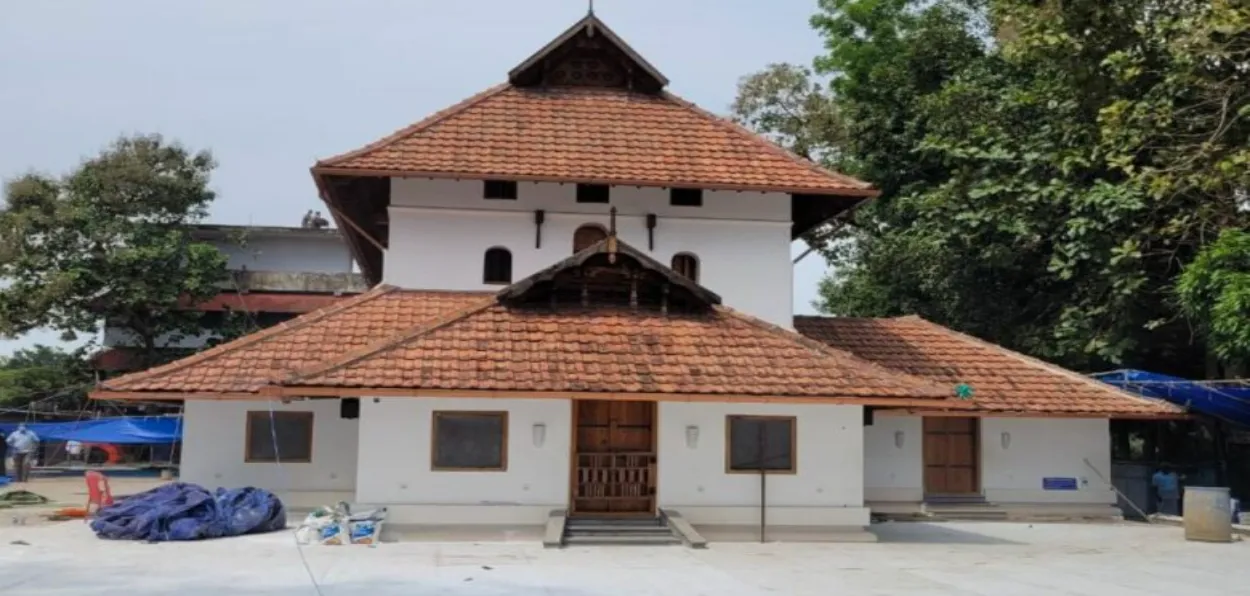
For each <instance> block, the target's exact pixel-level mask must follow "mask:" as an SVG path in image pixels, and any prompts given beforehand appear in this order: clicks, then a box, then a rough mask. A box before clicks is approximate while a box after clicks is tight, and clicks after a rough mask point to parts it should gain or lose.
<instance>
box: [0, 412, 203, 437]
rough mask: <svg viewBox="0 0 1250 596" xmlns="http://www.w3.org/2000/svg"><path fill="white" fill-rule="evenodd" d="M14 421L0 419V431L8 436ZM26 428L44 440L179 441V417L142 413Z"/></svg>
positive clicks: (14, 426)
mask: <svg viewBox="0 0 1250 596" xmlns="http://www.w3.org/2000/svg"><path fill="white" fill-rule="evenodd" d="M17 424H18V423H16V422H0V433H3V434H4V435H6V436H7V435H8V434H9V433H11V432H13V431H14V430H15V429H17ZM26 428H29V429H30V430H32V431H34V433H35V434H37V435H39V439H40V440H43V441H78V442H80V443H118V444H122V443H125V444H151V443H176V442H178V441H180V440H182V417H181V416H143V417H125V418H93V419H88V420H76V421H74V422H36V423H32V424H27V425H26Z"/></svg>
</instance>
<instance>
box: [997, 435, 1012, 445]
mask: <svg viewBox="0 0 1250 596" xmlns="http://www.w3.org/2000/svg"><path fill="white" fill-rule="evenodd" d="M998 442H999V443H1002V445H1003V449H1007V448H1009V447H1011V433H1009V432H1003V434H1001V435H999V436H998Z"/></svg>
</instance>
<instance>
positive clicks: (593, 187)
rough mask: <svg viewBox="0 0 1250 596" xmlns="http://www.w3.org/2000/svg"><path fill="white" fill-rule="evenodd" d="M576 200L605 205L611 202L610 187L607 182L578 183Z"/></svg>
mask: <svg viewBox="0 0 1250 596" xmlns="http://www.w3.org/2000/svg"><path fill="white" fill-rule="evenodd" d="M577 202H578V203H588V204H592V205H607V204H608V203H611V202H612V187H611V186H608V185H607V184H578V185H577Z"/></svg>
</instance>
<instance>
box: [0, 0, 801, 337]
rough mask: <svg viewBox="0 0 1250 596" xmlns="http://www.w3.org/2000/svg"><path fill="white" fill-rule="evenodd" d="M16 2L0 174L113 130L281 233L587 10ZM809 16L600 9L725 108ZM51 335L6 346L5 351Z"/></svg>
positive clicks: (564, 5)
mask: <svg viewBox="0 0 1250 596" xmlns="http://www.w3.org/2000/svg"><path fill="white" fill-rule="evenodd" d="M3 4H4V6H3V10H2V11H0V178H4V179H9V178H12V177H13V176H15V175H18V174H21V173H23V172H26V171H28V170H31V169H34V170H39V171H43V172H49V173H62V172H64V171H66V170H68V169H70V168H72V167H73V166H74V165H75V164H77V163H78V162H79V161H80V160H82V159H83V158H84V157H86V156H89V155H92V154H95V153H96V152H98V151H99V150H100V149H101V148H103V147H104V146H105V145H106V144H107V143H108V142H109V141H110V140H111V139H113V138H115V137H117V136H118V135H121V134H130V133H138V132H142V133H153V132H154V133H160V134H162V135H165V136H166V137H167V138H170V139H177V140H179V141H181V142H182V143H184V144H186V145H188V146H189V147H192V148H195V149H200V148H207V149H211V150H212V152H213V154H214V155H215V156H216V158H217V160H218V162H219V163H220V166H219V167H218V169H217V170H216V172H215V173H214V175H213V186H214V188H215V190H216V191H217V192H218V198H217V201H216V203H215V204H214V206H213V209H212V215H211V220H212V221H214V222H218V223H230V224H248V223H251V224H269V225H298V223H299V218H300V217H301V215H302V214H303V213H304V211H305V210H307V209H309V208H314V207H319V206H320V205H319V201H318V200H317V198H316V194H315V191H314V187H313V183H312V179H311V178H310V177H309V174H308V168H309V166H311V165H312V164H313V162H314V161H316V160H317V159H318V158H321V157H327V156H330V155H334V154H337V153H340V152H343V151H346V150H349V149H354V148H356V147H359V146H361V145H363V144H365V143H367V142H370V141H373V140H375V139H377V138H379V137H381V136H383V135H385V134H389V133H390V132H392V131H394V130H395V129H397V128H400V127H403V126H406V125H407V124H410V123H412V122H415V121H417V120H420V119H421V118H423V117H424V116H426V115H428V114H430V113H431V112H434V111H437V110H439V109H442V108H444V107H446V106H449V105H451V104H453V103H455V102H457V101H459V100H461V99H463V98H465V97H467V96H469V95H472V94H474V93H476V92H478V91H480V90H482V89H485V88H486V87H489V86H491V85H494V84H496V83H498V82H501V81H503V80H505V79H506V76H507V72H508V71H509V70H510V69H511V68H512V67H514V66H516V65H517V64H518V63H519V62H521V61H522V60H523V59H525V58H526V57H528V56H529V55H530V54H531V53H533V52H534V51H535V50H537V49H538V48H540V47H542V46H543V45H544V44H545V43H547V42H548V41H550V40H551V39H552V38H553V37H555V36H556V35H558V34H559V33H560V32H562V31H563V30H564V29H565V28H567V27H568V26H569V25H571V24H572V23H573V22H574V21H576V20H577V19H579V18H581V17H582V16H583V15H584V14H585V11H586V0H523V1H521V0H455V1H453V0H441V1H434V0H354V1H351V2H348V1H345V0H299V1H296V0H211V1H210V0H178V1H174V2H171V1H169V0H108V1H105V0H76V1H68V0H61V1H46V0H45V1H34V2H32V1H27V2H19V1H17V0H11V1H6V2H4V3H3ZM814 7H815V0H770V1H768V2H764V1H761V0H598V1H597V2H596V4H595V12H596V14H597V15H599V17H600V18H602V19H603V20H604V21H605V22H607V23H608V25H609V26H611V27H612V28H613V30H614V31H616V32H617V33H618V34H619V35H620V36H621V37H623V38H624V39H625V40H626V41H627V42H628V43H629V44H630V45H632V46H633V47H634V49H636V50H637V51H638V52H639V53H641V54H642V55H643V56H645V57H646V58H647V59H648V60H649V61H650V62H651V63H652V64H654V65H655V66H656V67H657V68H658V69H659V70H660V71H661V72H662V73H664V74H665V76H667V77H668V78H669V80H671V81H672V83H671V86H670V89H671V90H672V91H673V92H675V93H677V94H678V95H681V96H684V97H685V98H686V99H689V100H691V101H694V102H695V103H697V104H699V105H701V106H703V107H705V108H707V109H710V110H712V111H714V112H718V113H722V114H724V113H727V112H728V108H729V104H730V102H732V101H733V97H734V91H735V86H736V83H737V81H738V78H739V77H740V76H742V75H743V74H746V73H750V72H753V71H756V70H759V69H761V68H763V67H764V66H765V65H767V64H769V63H771V62H800V63H804V64H807V63H810V61H811V59H812V58H813V57H814V56H815V55H816V54H818V53H819V52H820V51H821V42H820V39H819V38H818V37H817V36H816V34H815V33H814V32H813V31H812V30H811V29H810V28H809V27H808V25H807V19H808V17H809V16H810V15H811V13H812V12H813V11H814V10H815V8H814ZM799 249H800V247H795V251H796V254H797V252H798V251H799ZM824 267H825V264H824V262H823V261H822V260H821V259H820V258H819V257H816V256H811V257H808V258H807V259H805V260H804V261H803V262H802V263H801V264H800V265H799V266H798V267H797V268H796V270H795V307H796V312H811V307H810V302H811V300H812V299H813V298H814V297H815V289H816V283H817V281H818V279H819V278H820V276H821V275H822V273H823V270H824ZM713 290H715V288H713ZM55 337H56V334H53V333H34V334H31V335H30V336H27V337H25V338H22V339H21V340H18V341H0V354H7V353H9V352H11V351H12V350H13V349H15V348H18V347H22V346H26V345H30V344H33V343H36V342H43V343H49V342H52V341H55Z"/></svg>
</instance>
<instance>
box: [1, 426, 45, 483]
mask: <svg viewBox="0 0 1250 596" xmlns="http://www.w3.org/2000/svg"><path fill="white" fill-rule="evenodd" d="M4 442H5V443H7V444H8V445H9V447H10V448H12V449H13V474H14V477H15V479H16V480H17V481H18V482H29V481H30V465H31V457H32V456H33V455H34V454H35V449H38V448H39V435H37V434H35V433H34V432H33V431H31V430H30V429H28V428H26V425H25V424H19V425H17V430H15V431H13V433H12V434H10V435H9V438H8V439H5V441H4Z"/></svg>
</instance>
